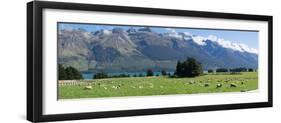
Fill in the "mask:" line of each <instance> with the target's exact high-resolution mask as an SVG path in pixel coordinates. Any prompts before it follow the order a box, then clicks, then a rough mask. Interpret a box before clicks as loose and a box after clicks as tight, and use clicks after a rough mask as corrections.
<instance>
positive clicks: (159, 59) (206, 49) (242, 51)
mask: <svg viewBox="0 0 281 123" xmlns="http://www.w3.org/2000/svg"><path fill="white" fill-rule="evenodd" d="M58 39H59V40H58V45H59V54H58V56H59V57H58V61H59V63H61V64H65V65H71V66H73V67H76V68H77V69H79V70H81V71H85V70H92V71H96V70H103V71H108V72H120V71H127V72H128V71H132V72H133V71H136V72H139V71H145V70H146V69H148V68H152V69H155V70H161V69H167V70H174V68H175V65H176V62H177V61H178V60H184V59H186V58H187V57H194V58H196V59H197V60H199V62H201V63H202V64H203V68H204V69H211V68H219V67H227V68H235V67H251V68H257V66H258V50H256V49H254V48H250V47H248V46H247V45H245V44H238V43H233V42H231V41H227V40H224V39H221V38H219V37H216V36H213V35H210V36H208V37H203V36H199V35H193V34H190V33H188V32H176V31H175V30H172V29H170V31H169V32H167V33H157V32H153V31H152V30H151V29H150V28H149V27H145V28H138V29H135V28H129V29H128V30H124V29H122V28H114V29H112V30H98V31H96V32H87V31H85V30H83V29H72V30H60V31H59V38H58Z"/></svg>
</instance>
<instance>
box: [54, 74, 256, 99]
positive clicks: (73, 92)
mask: <svg viewBox="0 0 281 123" xmlns="http://www.w3.org/2000/svg"><path fill="white" fill-rule="evenodd" d="M88 84H89V85H90V86H91V87H92V89H85V86H86V85H64V86H59V99H75V98H100V97H122V96H148V95H169V94H195V93H217V92H246V91H250V90H256V89H257V88H258V73H257V72H244V73H242V74H237V75H231V74H227V75H203V76H199V77H195V78H168V77H163V76H159V77H129V78H108V79H97V80H92V81H90V82H88Z"/></svg>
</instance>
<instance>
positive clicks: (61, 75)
mask: <svg viewBox="0 0 281 123" xmlns="http://www.w3.org/2000/svg"><path fill="white" fill-rule="evenodd" d="M66 79H67V75H66V73H65V68H64V67H63V66H62V65H61V64H59V80H66Z"/></svg>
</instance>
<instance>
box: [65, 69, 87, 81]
mask: <svg viewBox="0 0 281 123" xmlns="http://www.w3.org/2000/svg"><path fill="white" fill-rule="evenodd" d="M65 73H66V75H67V77H66V78H67V79H68V80H77V79H83V77H82V75H81V73H80V72H79V71H78V70H76V69H75V68H74V67H71V66H69V67H67V68H66V69H65Z"/></svg>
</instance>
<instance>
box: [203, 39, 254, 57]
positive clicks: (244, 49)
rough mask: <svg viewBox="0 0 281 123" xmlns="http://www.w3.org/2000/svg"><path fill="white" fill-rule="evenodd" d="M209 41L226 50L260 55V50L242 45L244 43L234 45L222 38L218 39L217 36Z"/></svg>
mask: <svg viewBox="0 0 281 123" xmlns="http://www.w3.org/2000/svg"><path fill="white" fill-rule="evenodd" d="M208 39H209V40H211V41H214V42H217V43H218V44H219V45H221V46H222V47H224V48H230V49H233V50H236V51H240V52H249V53H255V54H258V50H257V49H255V48H250V47H249V46H247V45H245V44H242V43H233V42H232V41H228V40H224V39H222V38H217V37H216V36H212V35H210V36H208Z"/></svg>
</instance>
